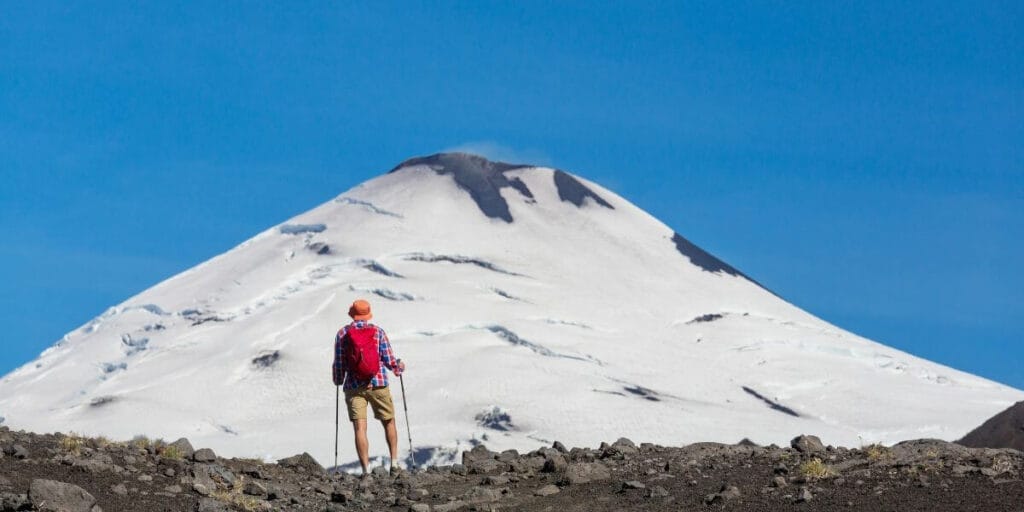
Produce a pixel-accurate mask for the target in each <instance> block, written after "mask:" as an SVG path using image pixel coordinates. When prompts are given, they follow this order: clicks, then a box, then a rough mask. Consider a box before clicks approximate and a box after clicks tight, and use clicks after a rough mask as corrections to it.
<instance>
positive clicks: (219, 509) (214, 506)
mask: <svg viewBox="0 0 1024 512" xmlns="http://www.w3.org/2000/svg"><path fill="white" fill-rule="evenodd" d="M196 512H231V509H230V508H228V506H227V505H225V504H223V503H221V502H219V501H217V500H215V499H212V498H203V499H202V500H200V501H199V505H197V506H196Z"/></svg>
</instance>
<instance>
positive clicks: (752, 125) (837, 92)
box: [0, 2, 1024, 388]
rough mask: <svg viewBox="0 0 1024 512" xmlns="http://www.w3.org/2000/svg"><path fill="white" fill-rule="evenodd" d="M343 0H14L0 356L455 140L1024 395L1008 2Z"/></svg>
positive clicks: (3, 56) (1020, 211) (1020, 202)
mask: <svg viewBox="0 0 1024 512" xmlns="http://www.w3.org/2000/svg"><path fill="white" fill-rule="evenodd" d="M136 4H138V5H136ZM346 4H349V3H337V2H318V3H303V2H287V3H282V4H280V5H273V4H270V3H230V4H229V3H227V2H210V3H189V2H183V3H174V4H172V3H170V2H126V3H122V4H120V5H118V4H116V3H113V2H111V3H105V4H104V5H103V6H102V7H97V6H87V5H74V4H72V5H70V6H69V5H67V4H64V3H48V2H22V3H12V4H8V5H5V7H4V14H3V15H2V16H0V173H2V176H0V178H2V186H0V229H2V230H3V244H2V246H0V282H2V283H3V289H2V291H3V293H2V294H0V325H3V327H4V330H5V340H4V342H3V344H2V346H3V351H2V354H0V373H3V372H6V371H9V370H10V369H13V368H14V367H16V366H18V365H20V364H22V363H24V362H27V361H28V360H30V359H31V358H33V357H35V355H37V354H38V353H39V352H40V351H41V350H43V349H44V348H46V347H47V346H49V345H50V344H52V343H53V342H54V341H56V340H57V339H58V338H59V337H60V336H62V335H63V334H64V333H65V332H68V331H70V330H72V329H74V328H76V327H77V326H79V325H81V324H82V323H84V322H85V321H87V320H89V319H90V318H92V317H94V316H96V315H98V314H99V313H101V312H102V311H103V310H104V309H105V308H106V307H108V306H111V305H113V304H116V303H118V302H121V301H123V300H124V299H126V298H128V297H129V296H131V295H133V294H134V293H136V292H138V291H141V290H143V289H145V288H147V287H149V286H151V285H153V284H155V283H156V282H158V281H160V280H162V279H164V278H166V277H169V276H171V275H173V274H175V273H177V272H180V271H182V270H185V269H187V268H189V267H191V266H193V265H195V264H197V263H200V262H202V261H204V260H206V259H207V258H209V257H211V256H214V255H216V254H219V253H221V252H223V251H225V250H227V249H229V248H230V247H232V246H234V245H236V244H237V243H239V242H241V241H242V240H244V239H246V238H248V237H250V236H252V235H254V234H255V233H257V232H259V231H261V230H263V229H265V228H266V227H268V226H271V225H273V224H276V223H278V222H281V221H283V220H285V219H287V218H288V217H290V216H292V215H295V214H297V213H299V212H302V211H304V210H307V209H309V208H312V207H314V206H316V205H318V204H319V203H321V202H323V201H326V200H327V199H329V198H331V197H333V196H334V195H336V194H338V193H340V192H342V191H344V190H346V189H348V188H350V187H352V186H354V185H356V184H358V183H360V182H362V181H364V180H366V179H369V178H371V177H373V176H375V175H377V174H379V173H381V172H383V171H386V170H387V169H390V168H391V167H392V166H393V165H395V164H396V163H398V162H399V161H402V160H404V159H406V158H408V157H411V156H415V155H423V154H429V153H433V152H437V151H441V150H445V149H452V148H463V149H467V148H468V149H475V150H477V151H482V152H484V153H486V154H488V155H491V156H497V157H503V158H507V159H511V160H518V161H525V162H533V163H544V164H550V165H555V166H558V167H560V168H563V169H566V170H568V171H571V172H575V173H577V174H580V175H582V176H584V177H587V178H589V179H592V180H594V181H597V182H599V183H601V184H603V185H605V186H607V187H609V188H612V189H614V190H615V191H617V192H618V193H620V194H621V195H623V196H624V197H626V198H627V199H629V200H631V201H633V202H634V203H636V204H637V205H638V206H640V207H641V208H644V209H646V210H648V211H649V212H651V213H652V214H653V215H655V216H657V217H658V218H660V219H661V220H663V221H664V222H666V223H667V224H669V225H670V226H672V227H673V228H675V229H676V230H678V231H679V232H681V233H682V234H683V235H684V236H686V237H688V238H689V239H691V240H692V241H694V242H695V243H697V244H698V245H701V246H702V247H704V248H705V249H708V250H709V251H711V252H713V253H715V254H716V255H718V256H720V257H722V258H723V259H724V260H726V261H728V262H730V263H731V264H733V265H734V266H736V267H738V268H740V269H741V270H743V271H744V272H745V273H747V274H749V275H751V276H752V277H754V278H755V279H757V280H758V281H760V282H761V283H763V284H765V285H766V286H768V287H769V288H771V289H772V290H774V291H776V292H777V293H778V294H780V295H781V296H783V297H785V298H786V299H788V300H790V301H791V302H793V303H795V304H797V305H798V306H800V307H803V308H804V309H807V310H809V311H811V312H812V313H814V314H816V315H818V316H821V317H823V318H824V319H826V320H828V321H831V322H833V323H835V324H837V325H839V326H841V327H844V328H846V329H849V330H851V331H854V332H856V333H858V334H861V335H864V336H867V337H870V338H872V339H875V340H878V341H880V342H883V343H886V344H889V345H892V346H895V347H898V348H900V349H903V350H906V351H909V352H911V353H914V354H916V355H919V356H923V357H926V358H929V359H933V360H936V361H938V362H941V363H945V364H948V365H951V366H954V367H957V368H960V369H964V370H967V371H970V372H973V373H977V374H980V375H983V376H985V377H989V378H992V379H995V380H998V381H1001V382H1004V383H1007V384H1010V385H1013V386H1015V387H1017V388H1024V327H1022V325H1021V319H1022V318H1024V273H1022V271H1021V268H1020V264H1021V261H1022V260H1024V258H1022V256H1021V254H1024V149H1022V146H1024V144H1022V142H1024V57H1022V56H1024V36H1022V33H1024V32H1022V31H1021V30H1020V27H1022V26H1024V7H1022V5H1024V4H1021V3H1020V2H1005V3H1001V2H944V3H942V5H941V6H939V5H924V3H922V2H905V3H904V2H878V3H873V2H738V3H728V5H726V3H719V2H700V3H697V2H663V3H662V2H621V3H609V4H608V5H601V3H599V2H579V3H575V2H558V3H555V4H554V5H548V4H549V3H548V2H514V3H513V2H503V3H497V2H459V3H455V2H437V3H430V4H427V3H421V2H414V3H402V4H398V3H390V2H372V3H371V2H367V3H364V4H362V5H356V6H351V5H346Z"/></svg>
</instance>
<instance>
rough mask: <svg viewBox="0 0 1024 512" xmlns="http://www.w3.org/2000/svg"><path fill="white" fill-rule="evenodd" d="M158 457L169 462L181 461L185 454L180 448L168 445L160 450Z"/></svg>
mask: <svg viewBox="0 0 1024 512" xmlns="http://www.w3.org/2000/svg"><path fill="white" fill-rule="evenodd" d="M160 456H161V457H163V458H165V459H171V460H182V459H184V458H185V454H184V453H183V452H182V451H181V448H178V447H177V446H174V445H170V444H169V445H167V446H164V447H163V449H161V450H160Z"/></svg>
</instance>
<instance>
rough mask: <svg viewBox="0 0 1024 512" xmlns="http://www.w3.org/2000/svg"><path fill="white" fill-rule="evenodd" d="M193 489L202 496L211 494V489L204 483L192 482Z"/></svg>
mask: <svg viewBox="0 0 1024 512" xmlns="http://www.w3.org/2000/svg"><path fill="white" fill-rule="evenodd" d="M192 490H193V491H195V493H196V494H198V495H200V496H209V495H210V489H209V488H207V487H206V486H205V485H203V484H192Z"/></svg>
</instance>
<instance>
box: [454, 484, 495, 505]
mask: <svg viewBox="0 0 1024 512" xmlns="http://www.w3.org/2000/svg"><path fill="white" fill-rule="evenodd" d="M501 496H502V492H501V491H500V490H497V489H488V488H486V487H474V488H472V489H470V490H469V491H468V492H466V494H464V495H463V498H464V499H465V500H466V502H467V503H470V504H473V505H477V504H481V503H494V502H495V501H498V500H500V499H501Z"/></svg>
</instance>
